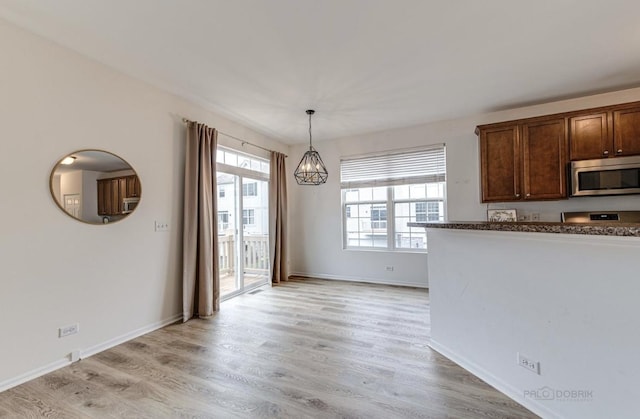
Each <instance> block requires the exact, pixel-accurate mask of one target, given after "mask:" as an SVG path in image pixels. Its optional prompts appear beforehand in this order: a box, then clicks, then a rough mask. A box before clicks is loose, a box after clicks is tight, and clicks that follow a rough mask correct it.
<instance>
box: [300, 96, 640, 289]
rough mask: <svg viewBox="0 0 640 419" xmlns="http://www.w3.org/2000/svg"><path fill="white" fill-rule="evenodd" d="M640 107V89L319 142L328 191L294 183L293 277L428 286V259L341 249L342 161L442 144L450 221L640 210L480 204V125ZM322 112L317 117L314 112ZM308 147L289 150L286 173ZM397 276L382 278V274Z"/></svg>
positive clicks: (574, 201) (623, 202)
mask: <svg viewBox="0 0 640 419" xmlns="http://www.w3.org/2000/svg"><path fill="white" fill-rule="evenodd" d="M633 101H640V89H630V90H625V91H620V92H614V93H608V94H602V95H595V96H589V97H584V98H578V99H572V100H565V101H560V102H554V103H549V104H543V105H537V106H530V107H526V108H520V109H514V110H508V111H501V112H494V113H490V114H483V115H475V116H471V117H465V118H460V119H454V120H449V121H441V122H435V123H431V124H426V125H420V126H416V127H408V128H402V129H396V130H391V131H385V132H378V133H372V134H368V135H361V136H356V137H349V138H342V139H338V140H335V141H319V142H315V143H314V147H315V148H316V149H317V150H318V152H319V153H320V155H321V156H322V159H323V161H324V162H325V164H326V165H327V169H328V171H329V179H328V181H327V183H326V184H325V185H322V186H317V187H312V186H299V185H296V184H295V183H294V182H291V194H290V196H291V213H292V228H291V232H292V235H293V236H292V238H293V239H296V238H297V239H300V240H301V242H302V243H303V245H301V246H296V247H294V248H293V249H292V254H291V271H292V272H294V273H297V274H301V275H315V276H320V277H327V278H349V279H363V280H367V281H373V282H386V283H392V284H411V285H417V286H426V285H427V283H428V280H427V276H426V273H425V270H426V266H427V256H426V255H418V254H406V253H404V254H403V253H391V252H377V251H376V252H373V251H353V250H342V235H341V234H342V233H341V214H340V211H341V209H340V199H341V198H340V183H339V178H340V157H343V156H351V155H358V154H365V153H371V152H379V151H385V150H393V149H402V148H410V147H417V146H424V145H429V144H435V143H442V142H444V143H446V147H447V149H446V152H447V200H448V204H447V211H448V214H447V215H448V220H449V221H464V220H486V210H487V208H516V209H517V210H518V211H519V212H520V213H532V212H536V213H539V214H540V218H541V220H544V221H560V213H561V212H563V211H577V210H593V211H596V210H612V209H618V210H625V209H626V210H629V209H639V205H640V198H638V196H637V195H636V196H626V197H587V198H571V199H568V200H562V201H553V202H526V203H519V204H513V203H508V204H491V205H486V204H481V203H480V163H479V154H478V150H479V148H478V139H477V137H476V135H475V133H474V131H475V127H476V126H477V125H480V124H486V123H492V122H500V121H508V120H513V119H519V118H526V117H533V116H540V115H547V114H552V113H559V112H565V111H571V110H578V109H584V108H590V107H598V106H606V105H611V104H616V103H625V102H633ZM319 111H321V110H319ZM306 148H307V146H305V145H300V146H296V147H293V148H292V152H291V157H290V160H291V167H295V166H294V165H295V164H296V163H297V162H298V161H299V159H300V158H301V157H302V154H303V153H304V152H305V151H306ZM388 265H393V266H394V267H395V270H394V271H393V272H387V271H386V270H385V267H386V266H388Z"/></svg>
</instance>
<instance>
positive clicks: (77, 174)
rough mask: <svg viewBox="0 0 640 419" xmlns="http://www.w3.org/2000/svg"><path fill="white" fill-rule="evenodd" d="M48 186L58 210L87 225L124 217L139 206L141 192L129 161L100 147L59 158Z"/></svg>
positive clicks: (136, 176)
mask: <svg viewBox="0 0 640 419" xmlns="http://www.w3.org/2000/svg"><path fill="white" fill-rule="evenodd" d="M49 186H50V188H51V195H52V196H53V199H54V200H55V201H56V203H57V204H58V206H59V207H60V209H62V210H63V211H64V212H65V213H66V214H68V215H69V216H70V217H73V218H75V219H76V220H79V221H83V222H85V223H90V224H107V223H110V222H114V221H119V220H121V219H123V218H125V217H126V216H127V215H129V214H130V213H132V212H133V210H134V209H135V208H136V206H137V205H138V201H140V196H141V191H142V189H141V187H140V180H139V179H138V175H137V174H136V172H135V171H134V170H133V168H132V167H131V166H130V165H129V163H127V162H126V161H124V160H123V159H121V158H120V157H118V156H116V155H115V154H112V153H109V152H106V151H102V150H80V151H76V152H74V153H71V154H69V155H68V156H65V157H64V158H62V159H60V161H59V162H58V164H56V166H55V167H54V168H53V170H52V171H51V178H50V181H49Z"/></svg>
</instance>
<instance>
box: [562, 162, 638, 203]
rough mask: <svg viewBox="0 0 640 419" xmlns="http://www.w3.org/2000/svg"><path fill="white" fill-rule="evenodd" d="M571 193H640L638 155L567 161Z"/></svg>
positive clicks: (594, 194)
mask: <svg viewBox="0 0 640 419" xmlns="http://www.w3.org/2000/svg"><path fill="white" fill-rule="evenodd" d="M570 175H571V196H598V195H627V194H640V156H629V157H612V158H608V159H596V160H579V161H572V162H571V173H570Z"/></svg>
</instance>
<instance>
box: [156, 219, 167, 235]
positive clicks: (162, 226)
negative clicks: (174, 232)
mask: <svg viewBox="0 0 640 419" xmlns="http://www.w3.org/2000/svg"><path fill="white" fill-rule="evenodd" d="M165 231H169V223H168V222H166V221H156V222H155V232H156V233H162V232H165Z"/></svg>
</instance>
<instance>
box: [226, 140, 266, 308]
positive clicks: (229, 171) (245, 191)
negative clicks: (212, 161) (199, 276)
mask: <svg viewBox="0 0 640 419" xmlns="http://www.w3.org/2000/svg"><path fill="white" fill-rule="evenodd" d="M234 163H235V164H234ZM238 164H239V165H241V166H240V167H238ZM217 169H218V170H217V181H218V246H219V247H218V248H219V257H220V261H219V262H220V263H219V269H220V296H221V298H222V299H226V298H230V297H232V296H235V295H238V294H242V293H243V292H246V291H248V290H250V289H253V288H255V287H259V286H262V285H265V284H267V283H268V280H269V272H270V270H269V201H268V200H269V182H268V170H269V167H268V162H267V161H266V160H262V159H258V158H256V157H254V156H247V155H243V154H239V153H238V152H235V151H232V150H226V149H221V150H218V164H217ZM252 169H253V170H252ZM256 169H258V170H256ZM264 171H266V172H267V173H264Z"/></svg>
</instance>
